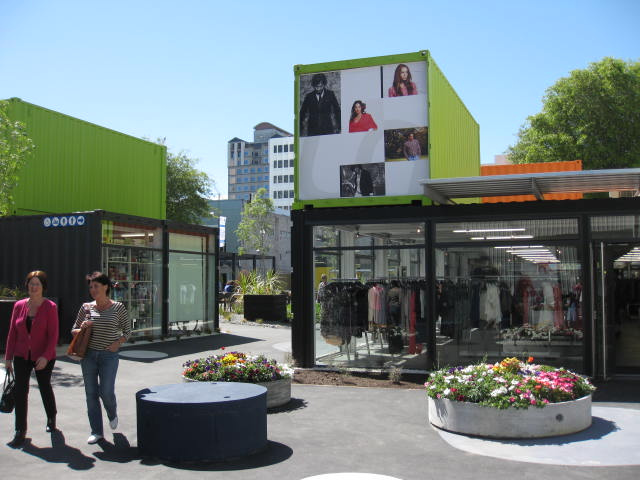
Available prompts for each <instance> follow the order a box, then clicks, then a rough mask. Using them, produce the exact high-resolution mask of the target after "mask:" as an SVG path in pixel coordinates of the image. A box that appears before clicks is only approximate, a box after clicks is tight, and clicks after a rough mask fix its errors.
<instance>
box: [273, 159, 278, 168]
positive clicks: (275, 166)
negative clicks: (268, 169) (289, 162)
mask: <svg viewBox="0 0 640 480" xmlns="http://www.w3.org/2000/svg"><path fill="white" fill-rule="evenodd" d="M277 165H278V162H277V160H274V161H273V168H277Z"/></svg>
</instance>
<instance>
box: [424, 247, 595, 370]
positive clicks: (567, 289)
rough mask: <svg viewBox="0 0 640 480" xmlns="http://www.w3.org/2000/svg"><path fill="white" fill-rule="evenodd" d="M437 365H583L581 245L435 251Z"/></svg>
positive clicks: (469, 248)
mask: <svg viewBox="0 0 640 480" xmlns="http://www.w3.org/2000/svg"><path fill="white" fill-rule="evenodd" d="M436 278H437V284H436V287H437V295H436V297H437V303H436V315H437V327H436V331H437V334H438V336H437V341H436V343H437V362H438V364H439V365H440V366H446V365H452V366H455V365H460V364H467V363H469V361H470V360H471V361H478V360H481V359H482V358H484V357H486V358H487V360H489V361H498V360H500V359H502V358H504V357H505V356H518V357H520V358H526V357H529V356H533V357H535V358H536V360H539V361H541V362H543V363H547V364H551V365H558V366H561V365H562V366H565V367H568V368H574V369H581V368H582V338H583V329H584V325H583V320H582V287H583V285H582V279H581V271H580V263H579V262H578V259H577V249H576V248H575V247H570V246H549V245H543V244H538V245H520V246H494V247H457V248H456V247H449V248H443V249H438V250H437V251H436Z"/></svg>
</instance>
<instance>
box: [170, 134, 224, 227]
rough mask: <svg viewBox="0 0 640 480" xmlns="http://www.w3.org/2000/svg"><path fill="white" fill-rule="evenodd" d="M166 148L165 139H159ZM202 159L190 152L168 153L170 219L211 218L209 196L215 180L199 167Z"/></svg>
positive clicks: (186, 220)
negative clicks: (190, 156)
mask: <svg viewBox="0 0 640 480" xmlns="http://www.w3.org/2000/svg"><path fill="white" fill-rule="evenodd" d="M158 143H160V144H161V145H164V139H160V140H158ZM196 163H198V160H196V159H192V158H189V157H188V156H187V155H186V153H184V152H180V153H178V154H174V153H171V152H170V151H167V219H168V220H175V221H178V222H184V223H200V221H201V219H202V218H203V217H204V218H208V217H211V214H210V208H209V203H208V202H207V197H208V196H210V195H211V188H212V187H213V184H214V181H213V180H212V179H210V178H209V177H208V176H207V174H206V173H204V172H201V171H199V170H197V169H196V168H195V164H196Z"/></svg>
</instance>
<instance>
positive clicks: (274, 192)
mask: <svg viewBox="0 0 640 480" xmlns="http://www.w3.org/2000/svg"><path fill="white" fill-rule="evenodd" d="M273 198H278V192H276V191H275V190H274V191H273Z"/></svg>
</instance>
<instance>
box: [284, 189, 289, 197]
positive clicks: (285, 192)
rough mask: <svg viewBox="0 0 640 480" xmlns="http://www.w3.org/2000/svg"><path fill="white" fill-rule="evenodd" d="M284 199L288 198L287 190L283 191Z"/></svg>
mask: <svg viewBox="0 0 640 480" xmlns="http://www.w3.org/2000/svg"><path fill="white" fill-rule="evenodd" d="M284 198H289V190H285V191H284Z"/></svg>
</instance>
